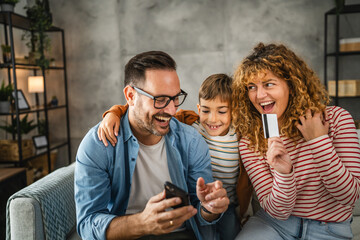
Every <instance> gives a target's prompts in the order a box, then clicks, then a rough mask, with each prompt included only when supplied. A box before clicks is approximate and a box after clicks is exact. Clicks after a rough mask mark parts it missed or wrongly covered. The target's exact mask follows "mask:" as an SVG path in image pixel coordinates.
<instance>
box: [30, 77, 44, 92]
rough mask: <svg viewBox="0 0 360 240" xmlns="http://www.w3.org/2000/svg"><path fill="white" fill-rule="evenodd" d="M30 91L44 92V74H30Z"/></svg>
mask: <svg viewBox="0 0 360 240" xmlns="http://www.w3.org/2000/svg"><path fill="white" fill-rule="evenodd" d="M28 90H29V93H42V92H44V77H43V76H30V77H29V78H28Z"/></svg>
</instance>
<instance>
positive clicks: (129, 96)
mask: <svg viewBox="0 0 360 240" xmlns="http://www.w3.org/2000/svg"><path fill="white" fill-rule="evenodd" d="M123 92H124V96H125V99H126V101H127V103H128V104H129V106H134V105H135V90H134V88H132V87H131V86H129V85H127V86H126V87H125V88H124V90H123Z"/></svg>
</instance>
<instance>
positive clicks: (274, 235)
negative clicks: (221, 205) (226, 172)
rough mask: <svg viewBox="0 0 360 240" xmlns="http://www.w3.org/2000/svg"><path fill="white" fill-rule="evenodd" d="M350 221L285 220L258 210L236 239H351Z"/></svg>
mask: <svg viewBox="0 0 360 240" xmlns="http://www.w3.org/2000/svg"><path fill="white" fill-rule="evenodd" d="M350 224H351V220H350V219H349V220H346V221H344V222H321V221H317V220H312V219H306V218H300V217H295V216H290V217H289V218H288V219H287V220H279V219H276V218H273V217H271V216H270V215H269V214H267V213H266V212H265V211H264V210H263V209H260V210H259V211H258V212H257V213H256V214H255V215H254V216H252V217H251V218H250V219H249V221H248V222H247V223H246V224H245V225H244V227H243V229H242V230H241V232H240V233H239V234H238V235H237V237H236V239H237V240H238V239H258V240H276V239H286V240H287V239H319V240H321V239H324V240H325V239H326V240H335V239H352V238H353V234H352V231H351V226H350Z"/></svg>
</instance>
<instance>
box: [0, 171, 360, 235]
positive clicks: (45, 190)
mask: <svg viewBox="0 0 360 240" xmlns="http://www.w3.org/2000/svg"><path fill="white" fill-rule="evenodd" d="M74 168H75V164H71V165H70V166H68V167H63V168H60V169H58V170H56V171H54V172H52V173H51V174H49V175H47V176H46V177H44V178H42V179H40V180H39V181H37V182H35V183H33V184H31V185H30V186H28V187H26V188H24V189H22V190H20V191H19V192H17V193H15V194H14V195H13V196H11V197H10V198H9V200H8V203H7V207H6V214H7V219H6V239H7V240H10V239H12V240H28V239H29V240H43V239H49V240H53V239H71V240H75V239H80V237H79V236H78V234H77V233H76V230H75V226H76V216H75V203H74ZM352 230H353V233H354V239H355V240H360V201H358V202H357V203H356V206H355V209H354V219H353V223H352Z"/></svg>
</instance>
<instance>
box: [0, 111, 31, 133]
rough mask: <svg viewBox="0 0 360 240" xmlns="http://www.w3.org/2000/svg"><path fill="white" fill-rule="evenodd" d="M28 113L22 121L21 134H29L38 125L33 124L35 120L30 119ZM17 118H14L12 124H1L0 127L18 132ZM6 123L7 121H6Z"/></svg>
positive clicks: (10, 131)
mask: <svg viewBox="0 0 360 240" xmlns="http://www.w3.org/2000/svg"><path fill="white" fill-rule="evenodd" d="M28 116H29V115H28V114H26V115H25V117H23V118H22V119H21V120H20V122H19V125H20V134H28V133H29V132H30V131H32V130H33V129H35V128H36V127H37V125H36V124H33V122H34V120H30V121H28ZM16 121H17V118H16V117H15V118H13V119H12V122H11V125H7V124H5V126H0V129H3V130H5V131H6V132H8V133H11V134H12V133H17V124H16ZM5 123H6V122H5Z"/></svg>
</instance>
